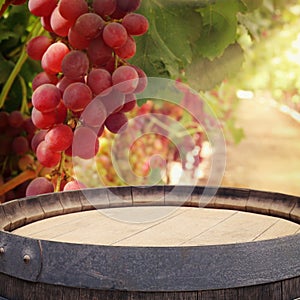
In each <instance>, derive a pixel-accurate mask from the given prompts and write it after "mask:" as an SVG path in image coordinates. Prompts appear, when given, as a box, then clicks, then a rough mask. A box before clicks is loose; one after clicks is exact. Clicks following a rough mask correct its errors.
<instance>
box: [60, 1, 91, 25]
mask: <svg viewBox="0 0 300 300" xmlns="http://www.w3.org/2000/svg"><path fill="white" fill-rule="evenodd" d="M58 9H59V12H60V13H61V15H62V16H63V17H64V18H65V19H67V20H69V21H72V22H75V21H76V19H77V18H78V17H79V16H81V15H83V14H85V13H87V12H88V11H89V7H88V4H87V2H86V1H85V0H60V1H59V4H58Z"/></svg>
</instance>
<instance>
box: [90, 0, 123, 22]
mask: <svg viewBox="0 0 300 300" xmlns="http://www.w3.org/2000/svg"><path fill="white" fill-rule="evenodd" d="M116 7H117V2H116V0H93V9H94V11H95V13H97V14H98V15H100V16H101V17H102V18H104V17H106V16H109V15H111V14H112V13H113V12H114V11H115V9H116Z"/></svg>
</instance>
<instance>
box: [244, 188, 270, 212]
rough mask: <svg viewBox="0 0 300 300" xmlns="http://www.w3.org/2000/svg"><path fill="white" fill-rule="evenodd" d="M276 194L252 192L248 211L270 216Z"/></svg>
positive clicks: (247, 205)
mask: <svg viewBox="0 0 300 300" xmlns="http://www.w3.org/2000/svg"><path fill="white" fill-rule="evenodd" d="M274 196H275V193H267V192H262V191H250V194H249V198H248V201H247V204H246V211H249V212H259V213H262V214H266V215H268V214H270V208H271V205H272V202H273V199H274Z"/></svg>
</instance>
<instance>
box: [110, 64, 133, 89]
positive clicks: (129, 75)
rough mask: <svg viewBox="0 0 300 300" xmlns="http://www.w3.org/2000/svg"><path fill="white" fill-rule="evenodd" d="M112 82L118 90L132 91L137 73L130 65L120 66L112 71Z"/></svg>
mask: <svg viewBox="0 0 300 300" xmlns="http://www.w3.org/2000/svg"><path fill="white" fill-rule="evenodd" d="M112 82H113V85H114V87H115V88H116V89H117V90H119V91H120V92H123V93H125V94H130V93H133V92H134V90H135V89H136V87H137V85H138V73H137V72H136V70H135V69H134V68H132V67H130V66H121V67H119V68H117V69H116V70H115V71H114V72H113V74H112Z"/></svg>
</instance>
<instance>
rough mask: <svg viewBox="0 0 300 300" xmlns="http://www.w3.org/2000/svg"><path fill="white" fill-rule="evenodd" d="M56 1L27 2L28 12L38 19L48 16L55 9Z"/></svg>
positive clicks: (35, 0) (38, 0)
mask: <svg viewBox="0 0 300 300" xmlns="http://www.w3.org/2000/svg"><path fill="white" fill-rule="evenodd" d="M56 3H57V0H29V1H28V8H29V10H30V12H31V13H32V14H33V15H35V16H38V17H42V16H49V15H50V14H51V13H52V11H53V10H54V8H55V7H56Z"/></svg>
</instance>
